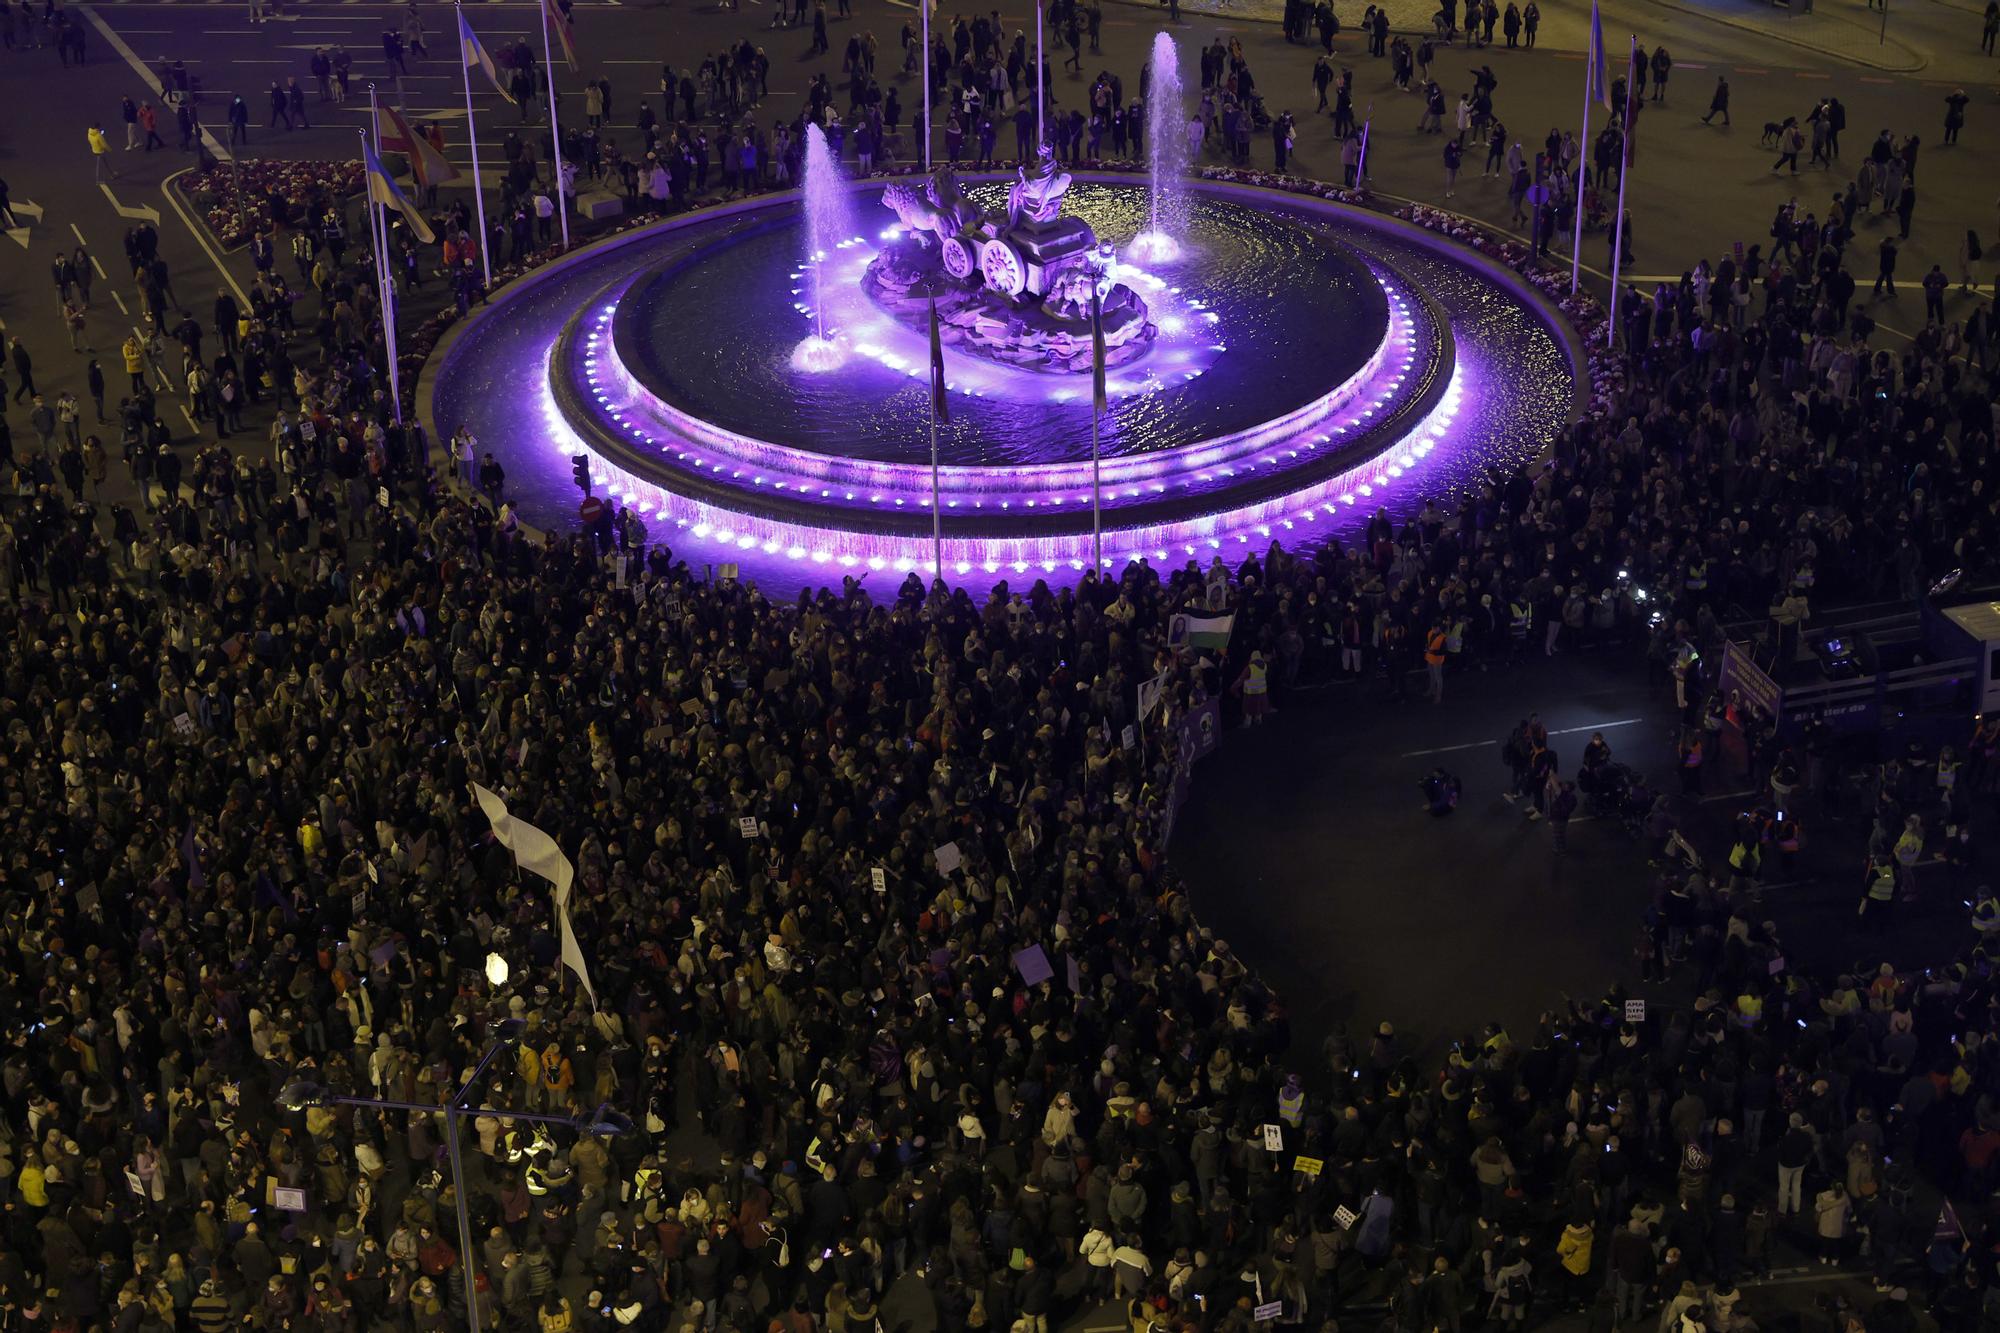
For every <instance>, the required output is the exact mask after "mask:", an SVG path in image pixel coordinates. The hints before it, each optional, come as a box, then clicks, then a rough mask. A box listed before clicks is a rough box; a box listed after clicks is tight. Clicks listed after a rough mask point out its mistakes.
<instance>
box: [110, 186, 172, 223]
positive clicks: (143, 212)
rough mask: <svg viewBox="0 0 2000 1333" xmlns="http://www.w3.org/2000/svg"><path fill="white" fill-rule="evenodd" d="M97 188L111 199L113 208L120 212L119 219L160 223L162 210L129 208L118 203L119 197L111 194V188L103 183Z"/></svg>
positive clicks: (141, 207) (142, 207)
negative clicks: (137, 219)
mask: <svg viewBox="0 0 2000 1333" xmlns="http://www.w3.org/2000/svg"><path fill="white" fill-rule="evenodd" d="M97 188H98V189H100V190H102V191H104V197H105V198H106V199H109V200H110V201H111V206H112V207H113V208H115V209H117V210H118V216H119V217H121V218H140V219H144V220H145V221H147V222H151V223H154V224H155V225H157V224H158V223H159V220H160V210H158V209H157V208H147V207H145V206H143V205H141V206H140V207H138V208H129V207H127V206H126V205H124V204H121V203H119V202H118V196H117V195H115V194H113V193H111V187H110V186H109V185H105V184H103V183H102V182H99V184H98V186H97Z"/></svg>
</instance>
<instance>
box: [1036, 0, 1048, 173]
mask: <svg viewBox="0 0 2000 1333" xmlns="http://www.w3.org/2000/svg"><path fill="white" fill-rule="evenodd" d="M1047 7H1048V5H1047V0H1035V151H1036V152H1037V153H1039V152H1041V151H1042V145H1043V144H1045V143H1047V142H1048V141H1049V136H1048V131H1046V130H1045V129H1043V128H1042V69H1043V68H1044V66H1045V65H1046V64H1047V62H1048V56H1047V55H1046V54H1044V53H1043V51H1042V11H1043V10H1044V9H1046V8H1047Z"/></svg>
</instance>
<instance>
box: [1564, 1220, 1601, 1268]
mask: <svg viewBox="0 0 2000 1333" xmlns="http://www.w3.org/2000/svg"><path fill="white" fill-rule="evenodd" d="M1594 1239H1595V1237H1594V1236H1593V1234H1592V1232H1591V1230H1590V1228H1589V1227H1587V1226H1578V1225H1577V1224H1576V1223H1574V1222H1572V1223H1571V1224H1570V1225H1568V1226H1566V1227H1564V1228H1563V1234H1562V1239H1561V1240H1559V1241H1557V1242H1556V1257H1557V1258H1559V1259H1561V1260H1562V1265H1563V1267H1564V1268H1566V1269H1568V1270H1569V1271H1570V1272H1571V1273H1574V1274H1575V1275H1576V1276H1578V1277H1582V1276H1583V1275H1584V1274H1585V1273H1588V1272H1589V1271H1590V1248H1591V1242H1592V1241H1593V1240H1594Z"/></svg>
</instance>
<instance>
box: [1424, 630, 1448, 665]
mask: <svg viewBox="0 0 2000 1333" xmlns="http://www.w3.org/2000/svg"><path fill="white" fill-rule="evenodd" d="M1444 651H1445V633H1444V631H1443V630H1441V629H1433V630H1432V631H1431V632H1430V637H1429V638H1428V639H1426V640H1425V641H1424V660H1425V661H1426V662H1429V663H1431V664H1432V665H1433V666H1435V665H1437V664H1438V663H1440V662H1442V661H1444Z"/></svg>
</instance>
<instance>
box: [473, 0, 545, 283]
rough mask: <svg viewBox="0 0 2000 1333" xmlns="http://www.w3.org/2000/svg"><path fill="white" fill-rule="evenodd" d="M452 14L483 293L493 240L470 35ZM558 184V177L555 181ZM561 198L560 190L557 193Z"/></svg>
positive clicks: (488, 278) (490, 267) (489, 273)
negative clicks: (482, 177)
mask: <svg viewBox="0 0 2000 1333" xmlns="http://www.w3.org/2000/svg"><path fill="white" fill-rule="evenodd" d="M452 11H453V12H454V13H455V14H457V16H458V30H459V39H458V72H459V74H460V75H462V76H463V77H464V80H465V138H466V141H467V142H468V143H470V144H471V145H472V206H473V207H474V208H475V209H477V210H478V211H479V271H480V274H481V275H482V276H483V277H484V278H485V279H486V290H487V291H489V292H490V291H492V290H493V261H492V259H491V258H489V257H488V256H487V253H486V251H487V248H488V247H489V245H490V244H491V243H492V239H493V238H492V237H491V236H490V235H489V234H488V233H487V231H486V191H485V190H484V189H482V188H480V184H479V127H478V126H477V125H475V124H474V123H473V119H472V66H470V65H468V64H466V63H465V36H464V34H466V33H468V32H470V31H471V29H470V28H468V27H466V26H465V6H464V5H463V4H460V3H458V0H453V3H452ZM557 179H558V181H560V180H561V177H560V176H558V177H557ZM557 193H558V194H560V193H561V190H560V189H558V190H557Z"/></svg>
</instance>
